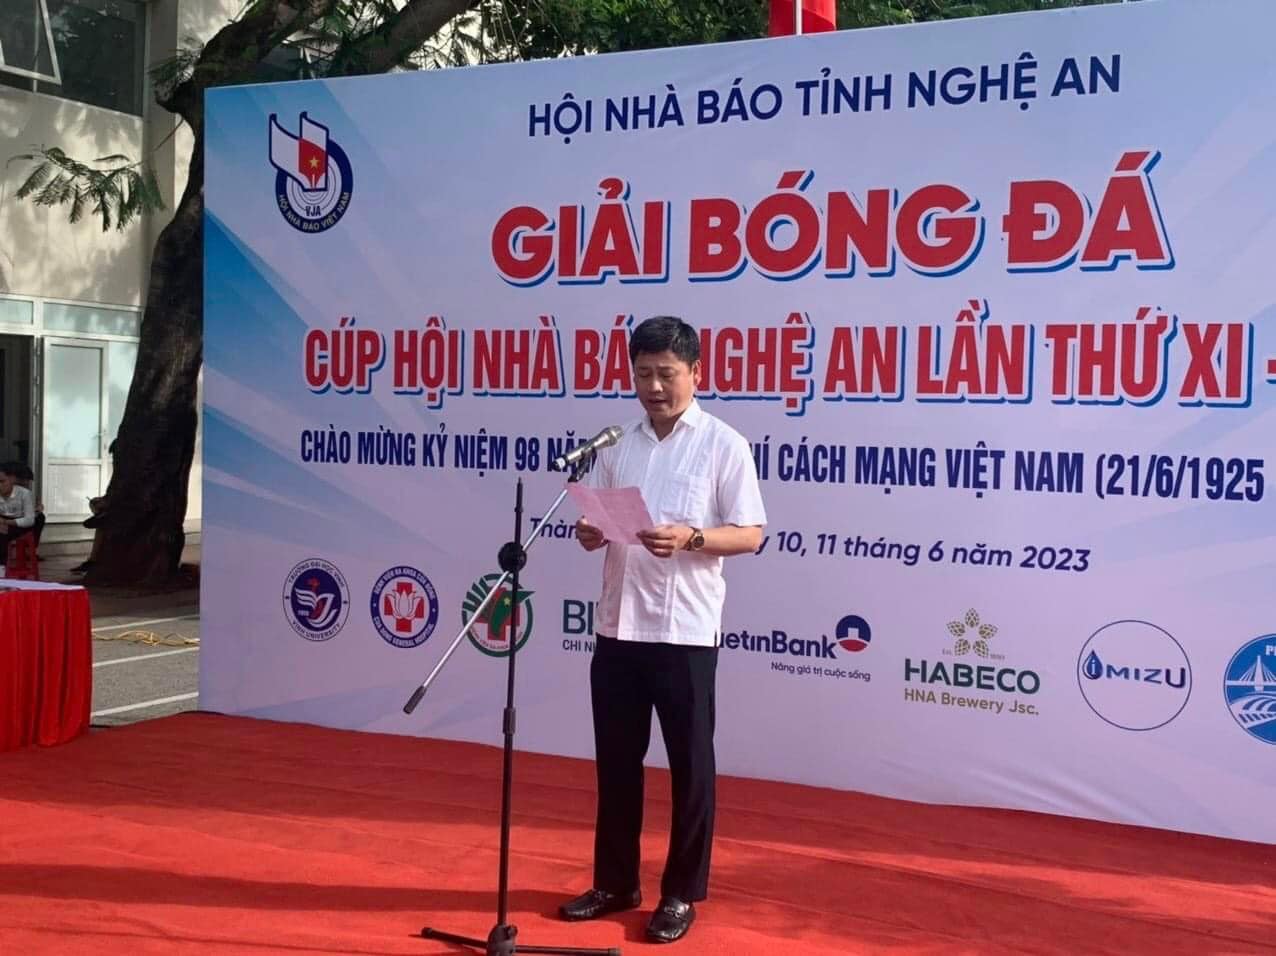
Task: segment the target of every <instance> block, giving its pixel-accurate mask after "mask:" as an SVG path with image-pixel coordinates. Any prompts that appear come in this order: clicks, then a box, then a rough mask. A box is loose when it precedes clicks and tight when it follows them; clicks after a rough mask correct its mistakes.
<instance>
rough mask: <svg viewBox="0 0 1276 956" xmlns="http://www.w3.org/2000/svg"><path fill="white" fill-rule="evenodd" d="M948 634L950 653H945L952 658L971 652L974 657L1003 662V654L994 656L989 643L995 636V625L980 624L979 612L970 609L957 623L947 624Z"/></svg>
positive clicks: (950, 622)
mask: <svg viewBox="0 0 1276 956" xmlns="http://www.w3.org/2000/svg"><path fill="white" fill-rule="evenodd" d="M948 633H949V634H951V635H952V636H953V647H952V650H951V651H945V652H944V653H945V654H948V655H950V656H952V657H965V656H966V655H967V654H969V653H970V652H971V651H974V652H975V656H976V657H986V658H988V659H990V660H994V661H999V660H1004V659H1005V655H1004V654H994V653H993V652H992V647H991V645H990V644H989V642H990V641H991V640H992V639H993V638H994V637H996V636H997V625H995V624H986V623H981V622H980V620H979V612H978V611H976V610H975V609H974V608H971V609H970V610H969V611H967V612H966V614H965V616H964V617H962V618H961V619H960V620H957V621H949V622H948Z"/></svg>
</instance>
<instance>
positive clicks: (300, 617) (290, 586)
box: [284, 558, 350, 641]
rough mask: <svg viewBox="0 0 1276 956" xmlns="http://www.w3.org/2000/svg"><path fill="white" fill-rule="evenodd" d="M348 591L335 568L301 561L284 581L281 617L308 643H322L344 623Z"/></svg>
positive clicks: (322, 563)
mask: <svg viewBox="0 0 1276 956" xmlns="http://www.w3.org/2000/svg"><path fill="white" fill-rule="evenodd" d="M349 613H350V591H349V589H348V588H347V587H346V579H345V578H344V577H343V576H342V574H341V572H340V571H338V570H337V567H336V565H333V564H330V563H329V562H327V561H323V560H321V559H319V558H309V559H307V560H305V561H302V562H301V563H300V564H298V565H297V566H296V567H295V568H293V569H292V570H291V571H290V572H289V573H288V577H287V579H285V581H284V616H285V617H287V618H288V623H289V624H291V625H292V629H293V630H294V631H296V632H297V633H298V634H300V635H301V636H302V637H304V638H305V639H306V640H308V641H326V640H328V639H329V638H331V637H334V636H335V635H336V633H337V632H338V631H339V630H341V628H342V626H343V625H344V624H345V623H346V617H347V615H349Z"/></svg>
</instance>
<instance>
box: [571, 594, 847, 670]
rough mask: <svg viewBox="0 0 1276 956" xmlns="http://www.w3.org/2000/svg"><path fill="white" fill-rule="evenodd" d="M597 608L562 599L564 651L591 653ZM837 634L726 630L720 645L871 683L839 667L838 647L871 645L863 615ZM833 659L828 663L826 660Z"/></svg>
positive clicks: (782, 665) (787, 666)
mask: <svg viewBox="0 0 1276 956" xmlns="http://www.w3.org/2000/svg"><path fill="white" fill-rule="evenodd" d="M596 609H597V605H596V602H594V601H581V600H576V599H573V598H568V599H567V600H565V601H563V618H562V630H563V635H564V636H563V650H565V651H584V652H586V653H592V652H593V649H594V645H593V641H590V640H585V639H582V637H581V636H582V635H583V636H584V637H592V636H593V634H594V613H595V611H596ZM834 635H835V637H829V635H827V634H821V635H820V636H819V637H817V638H807V637H797V636H793V635H790V634H789V633H788V632H787V631H783V630H780V629H779V628H772V629H770V630H748V629H746V628H741V629H740V630H731V631H728V630H724V631H722V632H721V633H720V634H719V635H718V638H719V644H720V646H721V647H722V648H723V649H724V650H728V651H746V652H748V653H751V654H765V655H768V656H770V657H772V658H773V660H772V661H771V670H772V671H775V672H780V673H786V674H792V675H798V676H800V675H803V674H811V675H814V676H816V677H832V678H845V679H848V680H859V681H864V682H865V683H868V682H869V681H870V680H871V679H872V674H871V673H869V672H868V671H865V670H862V669H858V668H857V669H854V670H851V669H848V668H846V667H838V666H836V662H837V661H838V660H839V656H838V648H839V647H840V648H842V649H844V650H847V651H849V652H851V653H858V652H859V651H862V650H864V649H865V648H866V647H868V645H869V642H870V641H871V640H872V636H871V629H870V628H869V625H868V622H867V621H865V620H864V618H862V617H859V616H857V615H854V614H848V615H847V616H845V617H843V618H842V619H841V620H840V621H838V622H837V627H836V628H834ZM829 661H832V662H834V664H833V665H828V664H827V662H829Z"/></svg>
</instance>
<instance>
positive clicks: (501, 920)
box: [403, 452, 620, 956]
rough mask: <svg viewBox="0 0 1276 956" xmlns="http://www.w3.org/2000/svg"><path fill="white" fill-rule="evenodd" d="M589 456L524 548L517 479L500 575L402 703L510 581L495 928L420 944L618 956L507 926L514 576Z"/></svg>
mask: <svg viewBox="0 0 1276 956" xmlns="http://www.w3.org/2000/svg"><path fill="white" fill-rule="evenodd" d="M593 459H594V454H593V453H592V452H591V453H590V454H588V455H585V456H583V457H582V458H580V459H579V460H578V461H577V462H576V464H575V465H574V466H573V467H572V473H571V477H569V478H568V479H567V485H566V486H565V487H564V488H563V490H562V491H561V492H560V493H559V495H558V497H557V498H556V499H555V500H554V503H553V505H551V506H550V509H549V510H548V511H547V512H545V515H544V517H542V518H541V520H540V521H539V522H538V523H537V524H536V526H535V527H534V528H532V532H531V539H530V540H529V541H528V542H527V544H526V545H524V544H523V541H522V533H523V479H522V478H519V479H518V483H517V486H516V489H515V493H514V540H513V541H509V542H507V543H506V544H505V545H503V546H502V547H501V550H500V552H499V553H498V556H497V560H498V562H499V563H500V567H501V571H502V572H504V573H503V574H502V575H501V577H500V579H499V580H498V581H497V582H496V583H495V584H494V585H493V586H492V588H491V590H490V591H488V593H487V597H485V598H484V599H483V603H482V604H480V605H479V606H478V607H477V608H476V609H475V611H474V614H473V615H472V616H471V617H470V619H469V620H468V621H465V623H464V625H463V626H462V628H461V632H460V633H459V634H457V635H456V638H455V639H454V640H453V641H452V644H451V646H450V647H449V648H448V649H447V651H446V652H445V653H444V654H443V657H442V658H441V659H440V660H439V662H438V663H437V664H435V665H434V670H432V671H430V674H429V676H428V677H426V679H425V681H424V682H423V683H422V684H421V686H420V687H418V688H417V689H416V690H415V691H414V692H413V694H412V696H411V698H409V699H408V702H407V703H406V704H404V705H403V712H404V713H405V714H410V713H412V711H414V710H415V709H416V707H417V705H418V704H419V703H421V698H422V697H424V696H425V692H426V691H427V690H429V688H430V684H432V683H433V682H434V679H435V678H436V677H437V676H438V675H439V672H440V671H441V670H443V666H444V665H445V664H447V662H448V658H450V657H451V656H452V653H453V652H454V651H455V650H456V649H457V647H458V646H459V645H460V643H461V640H462V638H464V637H465V635H466V632H468V631H469V629H470V626H471V625H472V624H473V623H474V622H475V621H477V620H479V619H480V617H481V616H482V614H483V612H484V611H485V610H486V609H487V606H488V605H489V604H491V603H492V601H493V600H494V599H495V598H496V596H497V595H498V594H499V593H500V592H501V588H502V586H504V584H505V582H506V581H507V580H511V579H512V583H511V587H512V592H511V593H512V594H513V596H514V597H513V600H514V605H513V608H512V609H511V611H510V624H509V628H510V652H509V671H508V676H507V680H506V684H505V711H504V716H503V719H502V732H503V733H504V736H505V752H504V761H503V763H502V766H501V851H500V874H499V878H498V883H497V895H496V925H495V926H494V927H492V931H491V932H490V933H489V934H488V937H487V939H486V940H482V939H478V938H477V937H472V936H458V935H457V934H455V933H445V932H443V931H442V930H438V929H434V928H432V927H429V926H427V927H425V929H423V930H421V935H422V936H423V937H425V938H426V939H438V940H442V941H444V942H447V943H456V944H458V945H460V946H469V947H472V948H475V949H483V950H484V952H485V953H486V956H513V954H515V953H557V954H563V956H620V950H619V948H611V949H588V948H581V947H568V946H520V945H518V944H517V943H516V942H515V937H516V936H517V934H518V928H517V927H515V926H511V925H510V923H509V854H510V816H511V806H512V803H513V787H514V723H515V711H514V659H515V656H516V653H517V651H518V616H519V615H518V609H519V599H518V577H519V572H520V571H522V569H523V567H524V566H525V565H526V564H527V552H529V551H530V550H532V547H533V546H534V545H535V544H536V542H537V541H538V540H539V538H540V530H541V528H542V527H544V525H545V523H546V522H547V521H549V519H550V518H551V517H553V515H554V512H555V511H557V510H558V508H559V506H560V505H561V504H562V503H563V499H564V498H566V497H567V493H568V489H569V488H570V487H571V485H572V484H573V483H574V482H578V481H580V479H581V478H582V477H584V474H585V472H586V471H587V470H588V468H589V464H590V463H591V462H592V461H593Z"/></svg>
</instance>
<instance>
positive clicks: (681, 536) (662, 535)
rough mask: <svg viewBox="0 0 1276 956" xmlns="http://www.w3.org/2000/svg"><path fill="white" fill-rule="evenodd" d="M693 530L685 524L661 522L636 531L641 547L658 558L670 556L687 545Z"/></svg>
mask: <svg viewBox="0 0 1276 956" xmlns="http://www.w3.org/2000/svg"><path fill="white" fill-rule="evenodd" d="M693 533H694V532H693V531H692V530H691V529H690V528H688V527H687V526H686V525H681V524H662V525H657V526H656V527H654V528H648V529H647V530H646V531H639V532H638V540H639V541H641V542H642V545H643V547H645V548H646V549H647V550H648V551H650V552H651V553H652V554H654V555H655V556H656V557H658V558H671V557H673V555H674V553H675V552H677V551H681V550H682V549H683V548H685V547H686V546H687V542H688V541H690V540H691V535H692V534H693Z"/></svg>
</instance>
